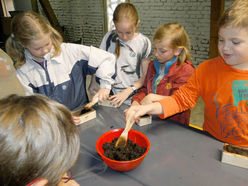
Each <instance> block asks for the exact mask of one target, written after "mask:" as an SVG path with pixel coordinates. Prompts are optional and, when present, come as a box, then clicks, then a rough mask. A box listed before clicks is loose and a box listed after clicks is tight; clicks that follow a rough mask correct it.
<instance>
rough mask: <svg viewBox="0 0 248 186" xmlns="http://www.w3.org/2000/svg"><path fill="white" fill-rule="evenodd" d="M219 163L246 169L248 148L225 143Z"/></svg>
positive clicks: (247, 165) (247, 166)
mask: <svg viewBox="0 0 248 186" xmlns="http://www.w3.org/2000/svg"><path fill="white" fill-rule="evenodd" d="M221 162H223V163H228V164H231V165H235V166H238V167H242V168H248V148H242V147H239V146H233V145H231V144H227V143H225V144H224V146H223V151H222V159H221Z"/></svg>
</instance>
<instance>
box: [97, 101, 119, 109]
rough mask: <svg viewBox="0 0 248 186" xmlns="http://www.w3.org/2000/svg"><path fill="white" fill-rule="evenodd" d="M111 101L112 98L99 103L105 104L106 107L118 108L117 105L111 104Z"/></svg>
mask: <svg viewBox="0 0 248 186" xmlns="http://www.w3.org/2000/svg"><path fill="white" fill-rule="evenodd" d="M110 102H111V101H110V100H105V101H102V102H101V103H100V102H98V105H101V106H105V107H114V108H116V106H114V105H111V104H110Z"/></svg>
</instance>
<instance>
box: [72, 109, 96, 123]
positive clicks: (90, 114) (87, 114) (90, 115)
mask: <svg viewBox="0 0 248 186" xmlns="http://www.w3.org/2000/svg"><path fill="white" fill-rule="evenodd" d="M72 115H73V116H77V117H79V118H80V124H82V123H85V122H87V121H89V120H92V119H94V118H96V110H94V109H93V108H91V109H89V110H84V109H81V110H77V111H73V112H72Z"/></svg>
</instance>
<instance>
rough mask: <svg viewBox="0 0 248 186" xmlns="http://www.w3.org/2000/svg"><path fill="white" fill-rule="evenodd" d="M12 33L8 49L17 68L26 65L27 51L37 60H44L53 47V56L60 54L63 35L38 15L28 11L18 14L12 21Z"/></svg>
mask: <svg viewBox="0 0 248 186" xmlns="http://www.w3.org/2000/svg"><path fill="white" fill-rule="evenodd" d="M11 32H12V33H11V36H10V37H9V39H8V40H7V42H6V49H7V52H8V54H9V55H10V56H11V57H12V58H13V59H14V61H15V62H16V64H15V66H16V67H20V66H21V65H22V64H24V63H25V55H24V52H25V49H27V50H28V51H29V52H30V53H31V54H32V55H33V56H34V57H36V58H43V57H44V56H45V54H47V53H49V52H50V51H51V49H52V47H54V51H53V56H57V55H58V54H59V53H60V44H61V43H62V37H61V35H60V34H59V33H58V32H57V31H56V30H55V29H54V28H53V27H52V26H51V25H50V23H49V22H48V20H47V19H46V18H45V17H43V16H42V15H40V14H38V13H35V12H32V11H28V12H23V13H20V14H17V15H16V16H15V17H14V18H13V19H12V22H11Z"/></svg>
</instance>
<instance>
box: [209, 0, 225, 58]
mask: <svg viewBox="0 0 248 186" xmlns="http://www.w3.org/2000/svg"><path fill="white" fill-rule="evenodd" d="M224 6H225V0H218V1H216V0H211V13H210V43H209V58H214V57H217V56H218V55H219V53H218V21H219V19H220V17H221V15H222V14H223V12H224Z"/></svg>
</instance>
